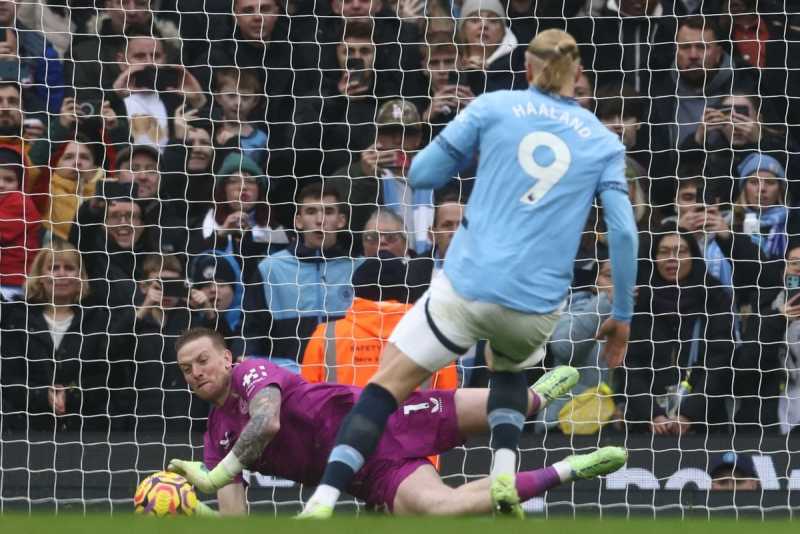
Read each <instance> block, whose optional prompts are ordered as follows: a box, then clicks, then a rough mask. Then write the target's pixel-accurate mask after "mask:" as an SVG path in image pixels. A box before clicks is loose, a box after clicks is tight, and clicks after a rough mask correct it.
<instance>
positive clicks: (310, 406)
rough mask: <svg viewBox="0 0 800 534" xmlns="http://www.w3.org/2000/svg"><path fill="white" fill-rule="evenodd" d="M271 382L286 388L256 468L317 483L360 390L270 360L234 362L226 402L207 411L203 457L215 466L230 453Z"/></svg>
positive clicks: (278, 386)
mask: <svg viewBox="0 0 800 534" xmlns="http://www.w3.org/2000/svg"><path fill="white" fill-rule="evenodd" d="M269 386H275V387H277V388H279V389H280V390H281V409H280V414H281V419H280V420H281V428H280V431H279V432H278V434H277V435H276V436H275V437H274V438H273V439H272V441H271V442H270V443H269V444H268V445H267V447H266V448H265V449H264V453H263V454H262V455H261V459H260V460H259V462H258V464H257V465H254V466H252V470H254V471H258V472H260V473H266V474H271V475H275V476H278V477H282V478H288V479H290V480H296V481H298V482H303V483H316V482H318V481H319V476H320V474H321V473H322V471H323V470H324V468H325V463H326V462H327V452H328V451H330V450H331V448H332V447H333V444H334V442H335V438H336V432H337V430H338V428H339V422H340V421H341V420H342V418H343V417H344V416H345V415H347V412H348V411H349V410H350V408H351V407H352V406H353V404H354V403H355V401H356V400H357V399H358V395H359V393H360V392H361V390H360V389H358V388H354V387H349V386H341V385H336V384H310V383H308V382H306V381H304V380H303V379H302V378H301V377H300V376H299V375H296V374H294V373H291V372H289V371H286V370H284V369H282V368H281V367H278V366H277V365H274V364H272V363H270V362H269V361H268V360H262V359H256V358H253V359H248V360H245V361H244V362H242V363H240V364H238V365H236V366H235V367H234V368H233V373H232V376H231V392H230V395H229V396H228V399H227V400H226V401H225V404H224V405H223V406H222V407H216V406H215V407H214V408H212V410H211V413H210V414H209V416H208V430H207V431H206V435H205V442H204V458H203V459H204V462H205V464H206V466H207V467H208V468H209V469H211V468H213V467H214V466H215V465H217V464H218V463H219V462H220V460H222V458H224V457H225V455H226V454H228V452H229V451H230V450H231V448H232V447H233V444H234V443H236V440H237V439H239V434H241V432H242V429H244V427H245V425H246V424H247V423H248V421H250V415H249V414H248V405H249V403H250V400H251V399H252V398H253V397H254V396H255V395H256V393H258V392H259V391H261V390H262V389H264V388H266V387H269Z"/></svg>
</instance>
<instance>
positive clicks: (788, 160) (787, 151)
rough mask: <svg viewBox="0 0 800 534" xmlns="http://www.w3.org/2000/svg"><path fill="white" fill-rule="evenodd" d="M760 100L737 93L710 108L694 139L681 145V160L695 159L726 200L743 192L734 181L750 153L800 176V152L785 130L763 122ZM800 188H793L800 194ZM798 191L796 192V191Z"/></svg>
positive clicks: (717, 192)
mask: <svg viewBox="0 0 800 534" xmlns="http://www.w3.org/2000/svg"><path fill="white" fill-rule="evenodd" d="M761 111H762V104H761V99H760V98H759V97H758V96H756V95H753V94H749V93H747V92H741V91H737V92H734V94H733V95H730V96H726V97H724V98H722V99H721V100H720V104H719V106H707V107H706V108H705V110H704V112H703V119H702V121H701V122H700V124H699V126H698V128H697V131H696V132H695V134H694V136H693V137H692V138H690V139H688V140H687V141H686V142H684V143H683V144H682V145H681V147H680V148H681V151H682V157H684V158H692V159H693V160H694V161H696V162H697V163H698V165H699V166H700V167H701V168H702V169H703V174H704V175H705V176H707V177H709V178H710V179H711V180H712V181H711V183H710V185H711V189H713V190H714V191H715V192H716V194H718V195H719V196H720V197H721V198H722V199H723V200H724V201H730V200H733V198H735V197H736V196H737V194H738V193H739V192H740V190H739V189H738V188H737V187H735V186H736V184H735V182H734V181H732V180H731V177H732V176H738V175H737V171H736V169H737V167H739V165H741V163H742V161H744V159H745V158H747V157H748V156H749V155H750V154H755V153H761V154H767V155H769V156H771V157H772V158H774V159H776V160H778V161H779V162H783V163H784V164H785V165H786V168H787V170H788V173H787V174H788V175H789V176H793V175H795V174H796V173H800V155H797V154H796V153H797V152H798V151H800V146H799V145H797V144H796V143H795V142H794V141H793V140H792V139H791V138H789V137H788V136H787V133H786V130H785V129H783V128H779V127H777V126H775V125H765V124H763V123H762V115H761ZM798 187H800V186H796V185H794V184H792V186H791V187H790V189H792V190H793V192H795V193H800V189H798ZM795 190H796V191H795Z"/></svg>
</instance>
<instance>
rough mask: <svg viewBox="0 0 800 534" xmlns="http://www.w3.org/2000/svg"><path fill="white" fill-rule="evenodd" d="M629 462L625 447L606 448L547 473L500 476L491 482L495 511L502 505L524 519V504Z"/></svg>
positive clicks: (570, 459) (564, 462)
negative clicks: (550, 490) (571, 483)
mask: <svg viewBox="0 0 800 534" xmlns="http://www.w3.org/2000/svg"><path fill="white" fill-rule="evenodd" d="M627 459H628V453H627V451H626V450H625V449H623V448H622V447H603V448H602V449H598V450H596V451H594V452H592V453H590V454H576V455H573V456H568V457H567V458H565V459H563V460H562V461H560V462H556V463H554V464H553V465H551V466H549V467H545V468H544V469H537V470H536V471H525V472H521V473H517V474H516V476H514V475H501V476H499V477H498V478H496V479H494V480H493V481H492V488H491V495H492V504H493V505H494V507H495V510H496V509H498V508H500V506H501V505H503V506H506V507H508V508H509V510H510V515H513V516H514V517H517V518H520V519H522V518H524V517H525V512H524V511H523V510H522V503H523V502H525V501H527V500H528V499H530V498H532V497H535V496H537V495H541V494H542V493H544V492H545V491H547V490H548V489H550V488H553V487H555V486H558V485H559V484H561V483H564V482H570V481H572V480H577V479H587V478H594V477H599V476H602V475H607V474H608V473H613V472H614V471H616V470H617V469H619V468H620V467H622V466H623V465H625V462H626V461H627Z"/></svg>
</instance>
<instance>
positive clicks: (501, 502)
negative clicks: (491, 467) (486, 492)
mask: <svg viewBox="0 0 800 534" xmlns="http://www.w3.org/2000/svg"><path fill="white" fill-rule="evenodd" d="M491 494H492V504H493V505H494V511H495V513H497V514H502V515H508V516H511V517H514V518H515V519H525V512H524V510H523V509H522V504H521V503H520V502H519V494H518V493H517V486H516V484H515V481H514V475H511V474H502V475H497V476H496V477H495V478H494V480H492V488H491Z"/></svg>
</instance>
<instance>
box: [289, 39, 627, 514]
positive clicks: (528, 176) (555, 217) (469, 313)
mask: <svg viewBox="0 0 800 534" xmlns="http://www.w3.org/2000/svg"><path fill="white" fill-rule="evenodd" d="M525 58H526V70H527V79H528V82H529V84H530V87H529V88H528V89H526V90H517V91H494V92H490V93H484V94H482V95H481V96H479V97H478V98H476V99H475V100H474V101H473V102H472V103H470V104H469V106H467V108H466V109H465V110H464V111H463V112H461V113H460V114H459V115H458V116H457V117H456V118H455V119H454V120H453V121H452V122H451V123H450V124H448V125H447V127H446V128H445V129H444V130H443V131H442V133H441V134H439V135H438V136H437V137H436V138H435V139H434V140H433V142H432V143H431V144H429V145H428V146H427V147H426V148H425V149H424V150H422V151H421V152H420V153H419V154H418V155H417V156H416V157H415V158H414V160H413V162H412V164H411V168H410V171H409V175H408V177H407V179H408V183H409V185H410V187H412V188H438V187H441V186H443V185H444V184H445V183H447V182H448V181H449V180H450V179H451V177H453V176H455V175H457V174H458V173H459V172H460V171H461V170H462V169H465V168H467V167H469V166H471V165H472V164H473V163H474V162H475V160H476V159H477V164H478V171H477V176H476V180H475V186H474V188H473V191H472V194H471V195H470V199H469V202H468V204H467V206H466V209H465V214H464V218H463V220H462V224H461V226H460V228H459V229H458V231H457V232H456V234H455V236H454V237H453V240H452V242H451V244H450V247H449V249H448V252H447V260H446V261H445V264H444V269H443V272H442V273H440V274H439V275H437V276H436V277H435V278H434V279H433V280H432V281H431V285H430V288H429V290H428V292H427V293H426V295H424V296H423V297H422V298H421V299H420V300H419V301H418V302H417V303H416V304H415V306H414V307H413V308H412V309H411V310H410V311H409V312H408V313H407V314H406V315H405V316H404V317H403V319H402V320H401V321H400V323H399V324H398V325H397V328H396V329H395V330H394V332H393V333H392V336H391V337H390V338H389V344H387V345H386V348H385V349H384V352H383V355H382V356H381V368H380V369H379V370H378V372H377V373H376V374H375V375H374V376H373V377H372V379H371V380H370V383H369V384H367V386H366V387H365V388H364V391H363V393H362V394H361V396H360V398H359V401H358V403H357V404H356V405H355V406H354V407H353V410H352V411H351V412H350V414H349V415H348V416H347V417H346V418H345V420H344V422H343V423H342V426H341V429H340V430H339V434H338V436H337V439H336V445H335V446H334V447H333V450H332V451H331V456H330V458H329V459H328V465H327V467H326V468H325V473H324V475H323V477H322V483H321V484H320V485H319V486H318V487H317V489H316V491H315V492H314V495H313V496H312V497H311V499H309V501H308V503H307V504H306V507H305V509H304V510H303V512H302V513H301V514H300V517H302V518H315V519H324V518H327V517H330V516H331V515H332V514H333V507H334V506H335V504H336V501H337V499H338V498H339V494H340V493H341V492H342V491H343V490H344V489H345V488H347V487H352V482H351V481H352V480H358V479H359V477H360V476H361V475H360V474H359V472H360V470H362V469H364V467H365V466H367V465H370V462H371V457H372V455H373V454H377V451H379V450H380V445H379V443H381V441H380V440H381V435H382V434H383V432H384V429H385V428H389V429H391V423H387V421H389V422H391V421H393V419H392V417H393V416H392V414H394V413H395V411H396V410H397V409H398V407H399V406H401V405H402V404H403V402H405V401H406V400H407V399H409V395H411V393H412V392H413V391H414V390H415V389H416V388H417V386H419V385H420V384H421V383H423V381H424V380H426V379H427V378H428V376H430V374H431V373H433V372H435V371H437V370H438V369H441V368H442V367H444V366H445V365H447V364H449V363H450V362H451V361H453V360H455V359H456V358H457V357H458V356H460V355H462V354H464V353H466V352H467V350H468V349H469V348H470V347H471V346H472V345H473V344H475V343H476V342H477V341H478V340H481V339H486V340H488V349H487V363H488V364H489V367H490V368H491V370H492V375H491V382H490V389H489V393H488V398H487V399H486V407H485V408H484V409H483V411H482V412H481V413H482V414H483V413H484V412H485V413H486V414H488V415H487V417H488V424H489V428H490V430H491V446H492V449H493V450H494V458H493V464H492V468H491V473H490V476H491V485H492V488H491V491H492V494H493V496H494V497H493V499H494V502H495V503H496V504H497V508H498V511H500V512H503V513H509V514H514V515H517V516H520V515H521V514H522V510H521V508H520V506H519V501H520V496H519V495H517V491H516V490H515V487H516V486H518V483H517V482H516V481H515V471H516V465H517V458H516V450H517V446H518V444H519V438H520V434H521V433H522V428H523V424H524V422H525V416H526V414H527V412H528V410H529V408H530V406H529V394H528V393H527V383H526V382H525V375H524V373H523V371H524V369H525V368H527V367H531V366H533V365H536V364H537V363H538V362H539V361H540V360H541V358H542V357H543V355H544V350H543V348H544V345H545V343H546V342H547V340H548V338H549V337H550V335H551V334H552V332H553V329H554V328H555V326H556V323H557V321H558V317H559V312H560V309H561V307H562V305H563V303H564V301H565V298H566V296H567V292H568V290H569V287H570V284H571V282H572V272H573V267H574V261H575V255H576V253H577V250H578V245H579V243H580V239H581V235H582V232H583V229H584V225H585V224H586V219H587V216H588V214H589V210H590V208H591V207H592V203H593V201H594V199H595V197H599V199H600V201H601V202H602V205H603V215H604V219H605V222H606V226H607V227H608V242H609V248H610V255H611V264H612V278H613V282H614V295H613V309H612V315H611V317H610V318H609V319H607V320H606V321H605V322H604V323H603V324H602V325H601V326H600V331H599V334H598V336H599V337H600V338H605V340H606V344H605V347H604V356H605V358H606V361H607V363H608V364H609V366H611V367H614V366H617V365H619V364H620V363H621V361H622V359H623V357H624V354H625V348H626V345H627V342H628V337H629V333H630V320H631V317H632V315H633V289H634V283H635V280H636V252H637V246H638V244H637V241H638V240H637V233H636V226H635V223H634V218H633V210H632V208H631V203H630V200H629V198H628V185H627V182H626V180H625V147H624V146H623V145H622V144H621V143H620V142H619V139H618V137H617V136H616V135H614V134H613V133H612V132H610V131H609V130H608V129H606V127H605V126H603V124H602V123H601V122H600V121H599V120H598V119H597V117H595V116H594V115H593V114H592V113H590V112H589V111H587V110H585V109H583V108H582V107H580V106H579V105H578V103H577V102H576V101H575V100H574V98H573V96H574V93H575V83H576V81H577V79H578V78H579V77H580V75H581V65H580V55H579V52H578V45H577V44H576V42H575V39H574V38H573V37H572V36H571V35H569V34H568V33H565V32H563V31H561V30H545V31H543V32H541V33H539V34H538V35H537V36H536V37H535V38H534V39H533V40H532V41H531V42H530V44H529V45H528V48H527V51H526V54H525ZM387 425H388V426H387ZM354 476H355V477H356V478H355V479H353V477H354Z"/></svg>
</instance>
